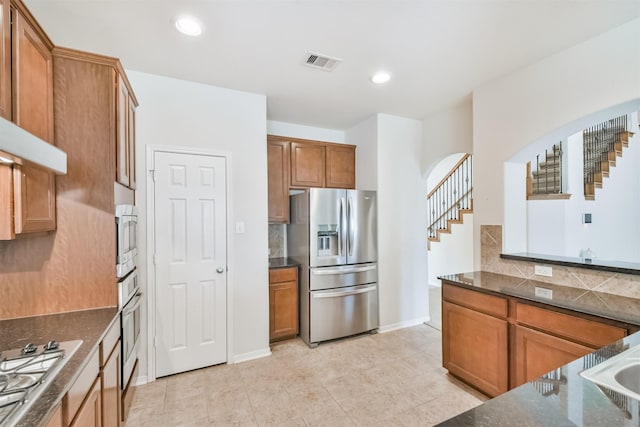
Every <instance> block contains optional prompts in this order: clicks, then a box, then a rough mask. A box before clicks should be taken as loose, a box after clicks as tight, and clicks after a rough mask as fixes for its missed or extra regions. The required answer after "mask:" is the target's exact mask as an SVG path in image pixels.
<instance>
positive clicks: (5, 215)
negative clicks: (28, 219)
mask: <svg viewBox="0 0 640 427" xmlns="http://www.w3.org/2000/svg"><path fill="white" fill-rule="evenodd" d="M13 238H15V230H14V227H13V168H12V167H11V165H5V164H1V163H0V240H10V239H13Z"/></svg>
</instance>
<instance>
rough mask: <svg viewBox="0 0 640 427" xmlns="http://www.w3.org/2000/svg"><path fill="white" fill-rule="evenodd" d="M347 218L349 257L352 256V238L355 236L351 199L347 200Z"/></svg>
mask: <svg viewBox="0 0 640 427" xmlns="http://www.w3.org/2000/svg"><path fill="white" fill-rule="evenodd" d="M347 216H348V217H349V242H348V247H349V256H353V236H354V234H355V230H354V228H355V227H354V224H355V220H354V219H353V209H352V199H351V197H349V199H348V200H347Z"/></svg>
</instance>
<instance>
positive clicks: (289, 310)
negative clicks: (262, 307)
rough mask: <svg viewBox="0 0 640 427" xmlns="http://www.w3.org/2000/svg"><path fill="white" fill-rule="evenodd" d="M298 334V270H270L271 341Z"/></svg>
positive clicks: (294, 268) (295, 268)
mask: <svg viewBox="0 0 640 427" xmlns="http://www.w3.org/2000/svg"><path fill="white" fill-rule="evenodd" d="M297 334H298V268H297V267H293V268H281V269H274V270H269V340H270V341H276V340H279V339H284V338H291V337H294V336H296V335H297Z"/></svg>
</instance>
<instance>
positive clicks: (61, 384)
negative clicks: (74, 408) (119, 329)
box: [0, 307, 119, 427]
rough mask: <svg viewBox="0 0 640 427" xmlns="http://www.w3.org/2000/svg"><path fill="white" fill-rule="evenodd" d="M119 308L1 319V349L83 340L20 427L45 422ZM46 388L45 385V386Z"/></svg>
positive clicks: (21, 421) (94, 349) (51, 380)
mask: <svg viewBox="0 0 640 427" xmlns="http://www.w3.org/2000/svg"><path fill="white" fill-rule="evenodd" d="M118 314H119V311H118V308H116V307H112V308H101V309H95V310H86V311H76V312H71V313H61V314H50V315H45V316H35V317H26V318H21V319H10V320H2V321H0V349H2V350H9V349H14V348H22V347H24V346H25V345H26V344H28V343H30V342H31V343H33V344H37V345H41V344H46V343H47V342H48V341H49V340H51V339H55V340H56V341H58V342H63V341H72V340H82V344H81V345H80V347H79V348H78V349H77V350H76V352H75V353H74V354H73V356H71V358H69V360H67V362H66V363H65V365H64V366H63V368H62V370H61V371H60V372H59V373H58V375H56V376H55V377H53V379H50V380H49V381H48V385H47V386H46V388H45V389H44V391H43V392H42V394H41V395H40V396H39V397H38V398H37V399H36V401H35V402H34V403H33V406H32V407H31V408H30V409H29V411H28V412H27V413H26V414H25V415H24V417H22V418H21V419H20V422H19V423H18V424H17V426H29V427H32V426H38V425H45V423H46V422H47V421H48V420H49V418H50V417H51V415H53V410H55V409H56V407H57V406H58V403H59V402H60V401H61V400H62V397H63V396H64V395H65V393H66V392H67V391H68V390H69V388H70V387H71V386H72V385H73V383H74V382H75V380H76V379H77V377H78V375H79V374H80V373H81V372H82V369H83V368H84V367H85V365H86V363H87V361H88V360H89V356H90V355H91V354H93V352H94V351H97V349H98V344H99V343H100V342H101V341H102V339H103V338H104V334H105V333H106V332H107V330H108V329H109V327H110V326H111V325H112V324H113V323H114V322H116V321H118V320H119V316H118ZM41 387H42V386H41Z"/></svg>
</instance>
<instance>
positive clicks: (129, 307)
mask: <svg viewBox="0 0 640 427" xmlns="http://www.w3.org/2000/svg"><path fill="white" fill-rule="evenodd" d="M137 226H138V216H137V212H136V208H135V207H134V206H132V205H117V206H116V239H117V242H116V251H117V253H116V258H117V261H116V262H117V264H116V274H117V277H118V304H119V307H120V339H121V346H120V349H121V350H120V351H121V355H120V356H121V357H120V360H121V361H120V363H121V366H120V376H121V378H120V386H121V388H122V408H121V409H122V410H121V414H122V419H123V421H124V419H125V417H126V415H127V413H128V407H129V405H130V403H131V400H132V397H133V388H134V387H132V386H135V381H136V378H135V372H136V364H137V362H138V349H139V347H140V346H139V343H140V330H141V323H140V321H141V316H140V305H141V303H142V293H141V292H140V286H139V284H138V271H137V270H136V264H137V258H138V249H137Z"/></svg>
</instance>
